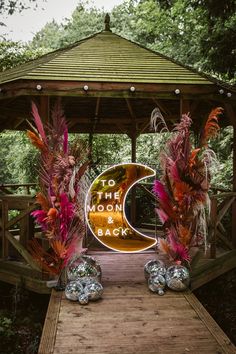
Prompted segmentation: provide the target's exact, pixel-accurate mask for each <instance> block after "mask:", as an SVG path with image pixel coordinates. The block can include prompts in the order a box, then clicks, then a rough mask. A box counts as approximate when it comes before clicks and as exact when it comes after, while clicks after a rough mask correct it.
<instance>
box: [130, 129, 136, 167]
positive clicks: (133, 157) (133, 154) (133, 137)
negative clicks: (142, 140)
mask: <svg viewBox="0 0 236 354" xmlns="http://www.w3.org/2000/svg"><path fill="white" fill-rule="evenodd" d="M136 148H137V134H136V132H134V133H133V134H132V135H131V161H132V162H136Z"/></svg>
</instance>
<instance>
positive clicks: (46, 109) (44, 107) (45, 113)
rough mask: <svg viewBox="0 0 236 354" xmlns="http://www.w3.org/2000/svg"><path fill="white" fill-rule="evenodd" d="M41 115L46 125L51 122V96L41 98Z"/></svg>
mask: <svg viewBox="0 0 236 354" xmlns="http://www.w3.org/2000/svg"><path fill="white" fill-rule="evenodd" d="M39 114H40V117H41V119H42V121H43V123H44V124H48V123H49V122H50V98H49V96H40V101H39Z"/></svg>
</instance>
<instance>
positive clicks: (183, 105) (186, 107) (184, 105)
mask: <svg viewBox="0 0 236 354" xmlns="http://www.w3.org/2000/svg"><path fill="white" fill-rule="evenodd" d="M188 113H190V102H189V100H187V99H185V98H184V97H182V96H181V97H180V117H182V115H183V114H188Z"/></svg>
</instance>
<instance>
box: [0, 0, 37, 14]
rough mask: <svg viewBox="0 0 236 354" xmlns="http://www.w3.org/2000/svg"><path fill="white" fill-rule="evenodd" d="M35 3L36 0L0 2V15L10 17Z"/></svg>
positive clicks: (4, 0) (5, 0)
mask: <svg viewBox="0 0 236 354" xmlns="http://www.w3.org/2000/svg"><path fill="white" fill-rule="evenodd" d="M35 2H36V0H20V1H19V0H0V14H7V15H12V14H13V13H14V12H16V11H19V12H21V11H23V10H24V9H27V8H28V7H29V6H30V5H31V4H32V3H35ZM35 5H36V6H37V4H35Z"/></svg>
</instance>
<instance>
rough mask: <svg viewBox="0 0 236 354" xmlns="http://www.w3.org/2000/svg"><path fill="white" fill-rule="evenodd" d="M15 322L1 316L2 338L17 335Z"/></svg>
mask: <svg viewBox="0 0 236 354" xmlns="http://www.w3.org/2000/svg"><path fill="white" fill-rule="evenodd" d="M12 324H13V321H12V319H11V318H8V317H5V316H1V315H0V338H1V337H7V338H9V337H12V336H14V335H15V331H14V330H13V328H12Z"/></svg>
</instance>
